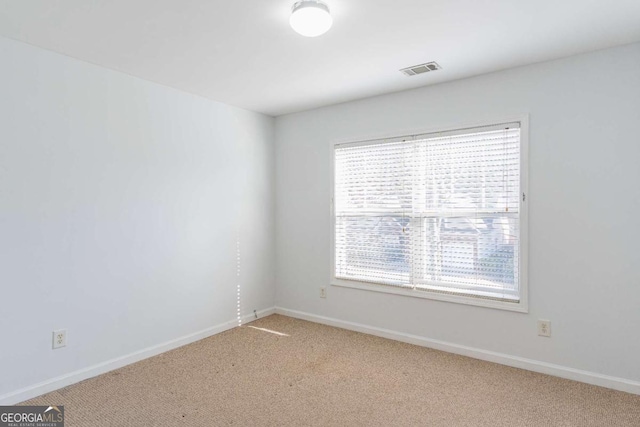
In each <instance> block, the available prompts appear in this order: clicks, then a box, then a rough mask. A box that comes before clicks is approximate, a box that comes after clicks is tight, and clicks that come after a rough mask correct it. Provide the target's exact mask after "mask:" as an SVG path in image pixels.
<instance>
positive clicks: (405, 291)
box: [331, 277, 529, 313]
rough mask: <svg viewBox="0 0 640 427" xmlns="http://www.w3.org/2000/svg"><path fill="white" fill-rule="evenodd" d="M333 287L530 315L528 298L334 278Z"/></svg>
mask: <svg viewBox="0 0 640 427" xmlns="http://www.w3.org/2000/svg"><path fill="white" fill-rule="evenodd" d="M331 285H332V286H338V287H343V288H352V289H360V290H364V291H372V292H381V293H385V294H393V295H402V296H406V297H414V298H425V299H431V300H436V301H445V302H452V303H457V304H466V305H475V306H478V307H486V308H494V309H498V310H507V311H515V312H519V313H528V312H529V308H528V306H527V303H526V298H522V299H521V300H520V302H506V301H497V300H492V299H486V298H474V297H470V296H465V295H451V294H444V293H439V292H432V291H428V290H423V289H411V288H402V287H396V286H392V285H378V284H374V283H366V282H355V281H350V280H344V279H337V278H335V277H334V278H333V279H332V282H331Z"/></svg>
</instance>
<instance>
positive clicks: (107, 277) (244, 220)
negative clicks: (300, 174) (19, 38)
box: [0, 38, 275, 401]
mask: <svg viewBox="0 0 640 427" xmlns="http://www.w3.org/2000/svg"><path fill="white" fill-rule="evenodd" d="M0 60H1V62H2V66H1V67H0V330H1V331H2V336H3V338H2V340H0V397H2V395H3V394H4V395H5V396H6V395H7V394H11V393H12V392H15V391H16V390H18V389H20V388H23V387H28V386H31V385H34V384H36V383H38V382H40V381H44V380H48V379H51V378H54V377H58V376H60V375H64V374H69V373H72V372H74V371H77V370H79V369H84V368H87V367H91V366H94V365H96V364H98V363H102V362H105V361H108V360H111V359H114V358H117V357H121V356H124V355H128V354H131V353H133V352H136V351H139V350H141V349H145V348H148V347H150V346H154V345H158V344H160V343H163V342H166V341H169V340H173V339H176V338H178V337H183V336H185V335H187V334H191V333H195V332H198V331H201V330H203V329H206V328H209V327H212V326H215V325H219V324H222V323H224V322H227V321H233V320H234V319H235V318H236V284H237V281H236V233H237V232H239V237H240V245H241V246H240V248H241V297H242V301H241V303H242V308H243V312H244V313H250V312H252V311H253V310H254V309H258V310H260V309H265V308H267V307H272V306H273V304H274V297H275V288H274V286H275V284H274V263H275V259H274V258H275V257H274V255H273V253H274V240H275V239H274V235H273V230H274V222H273V221H274V215H273V212H274V202H273V197H274V193H273V179H272V177H273V139H274V120H273V118H270V117H267V116H264V115H260V114H256V113H252V112H248V111H245V110H241V109H237V108H233V107H229V106H226V105H224V104H220V103H216V102H212V101H210V100H206V99H204V98H200V97H197V96H193V95H189V94H186V93H183V92H179V91H177V90H174V89H170V88H167V87H164V86H160V85H157V84H153V83H150V82H146V81H144V80H140V79H137V78H134V77H131V76H127V75H124V74H121V73H117V72H114V71H110V70H106V69H104V68H100V67H96V66H93V65H90V64H87V63H83V62H80V61H76V60H74V59H71V58H68V57H65V56H61V55H58V54H55V53H52V52H48V51H45V50H41V49H38V48H35V47H32V46H28V45H25V44H21V43H18V42H14V41H11V40H8V39H2V38H0ZM57 328H66V329H67V330H68V346H67V347H66V348H64V349H59V350H55V351H54V350H51V341H52V338H51V332H52V331H53V330H54V329H57ZM12 400H14V401H15V398H8V399H7V401H12Z"/></svg>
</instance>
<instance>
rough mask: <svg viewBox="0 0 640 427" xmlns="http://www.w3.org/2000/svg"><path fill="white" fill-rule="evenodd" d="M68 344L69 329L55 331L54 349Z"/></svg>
mask: <svg viewBox="0 0 640 427" xmlns="http://www.w3.org/2000/svg"><path fill="white" fill-rule="evenodd" d="M66 346H67V330H66V329H58V330H57V331H53V349H54V350H55V349H56V348H61V347H66Z"/></svg>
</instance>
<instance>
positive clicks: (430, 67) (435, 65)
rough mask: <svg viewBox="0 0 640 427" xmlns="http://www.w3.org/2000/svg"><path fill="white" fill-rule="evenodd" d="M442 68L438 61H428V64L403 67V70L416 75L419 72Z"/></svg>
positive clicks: (409, 74)
mask: <svg viewBox="0 0 640 427" xmlns="http://www.w3.org/2000/svg"><path fill="white" fill-rule="evenodd" d="M440 69H442V67H440V66H439V65H438V63H436V62H427V63H426V64H420V65H414V66H413V67H408V68H403V69H402V70H400V71H402V72H403V73H404V74H405V75H407V76H415V75H418V74H424V73H428V72H430V71H437V70H440Z"/></svg>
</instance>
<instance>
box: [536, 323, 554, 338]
mask: <svg viewBox="0 0 640 427" xmlns="http://www.w3.org/2000/svg"><path fill="white" fill-rule="evenodd" d="M538 335H540V336H541V337H550V336H551V320H542V319H540V320H538Z"/></svg>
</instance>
